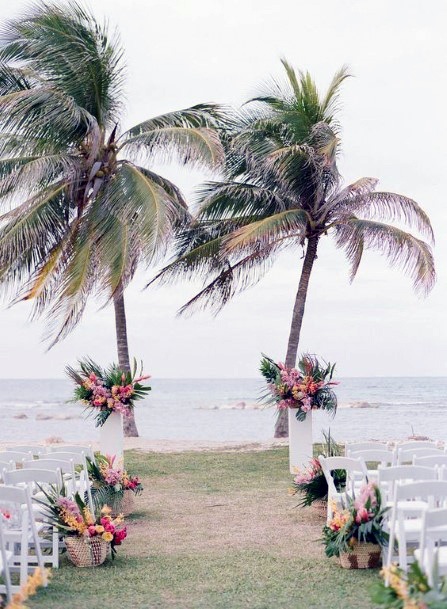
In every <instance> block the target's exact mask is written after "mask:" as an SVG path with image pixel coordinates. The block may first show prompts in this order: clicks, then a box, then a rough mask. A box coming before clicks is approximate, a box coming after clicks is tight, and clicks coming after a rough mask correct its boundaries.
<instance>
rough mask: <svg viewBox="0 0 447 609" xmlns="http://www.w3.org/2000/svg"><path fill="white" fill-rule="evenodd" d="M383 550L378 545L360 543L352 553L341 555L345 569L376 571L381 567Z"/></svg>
mask: <svg viewBox="0 0 447 609" xmlns="http://www.w3.org/2000/svg"><path fill="white" fill-rule="evenodd" d="M381 556H382V550H381V548H380V546H379V545H378V544H376V543H359V544H357V545H356V546H354V548H353V549H352V550H351V551H350V552H344V553H343V554H340V565H341V566H342V567H343V569H375V568H376V567H378V566H379V565H380V560H381Z"/></svg>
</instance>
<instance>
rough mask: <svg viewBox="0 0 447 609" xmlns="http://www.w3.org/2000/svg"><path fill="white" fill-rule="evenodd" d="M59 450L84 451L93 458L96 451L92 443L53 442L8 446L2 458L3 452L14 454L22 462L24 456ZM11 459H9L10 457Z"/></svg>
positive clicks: (37, 455) (38, 455) (27, 457)
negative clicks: (84, 444) (82, 444)
mask: <svg viewBox="0 0 447 609" xmlns="http://www.w3.org/2000/svg"><path fill="white" fill-rule="evenodd" d="M59 452H64V453H67V452H70V453H84V454H85V455H86V456H87V457H89V458H90V459H93V457H94V452H93V448H92V447H91V445H87V446H78V445H75V444H70V445H63V444H51V445H48V446H45V445H42V446H33V445H31V444H29V445H20V446H19V445H14V446H10V447H8V448H6V449H5V450H4V451H2V452H0V460H3V459H2V456H1V455H2V454H5V453H6V454H8V453H9V454H13V455H14V457H15V458H16V459H17V462H21V461H22V460H23V459H24V458H26V459H29V458H30V455H31V458H32V457H40V456H42V455H47V454H51V453H59ZM8 461H9V459H8Z"/></svg>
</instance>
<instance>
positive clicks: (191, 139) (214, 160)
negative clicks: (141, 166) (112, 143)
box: [120, 127, 225, 168]
mask: <svg viewBox="0 0 447 609" xmlns="http://www.w3.org/2000/svg"><path fill="white" fill-rule="evenodd" d="M120 148H121V150H126V151H127V152H128V153H129V154H130V155H132V154H136V155H138V154H144V155H146V157H147V158H148V159H151V160H154V159H156V160H158V161H160V162H170V161H172V160H173V159H175V160H177V161H178V162H180V163H183V164H188V165H197V166H205V167H210V168H215V167H218V166H219V165H220V164H221V163H222V162H223V159H224V156H225V152H224V149H223V146H222V143H221V141H220V138H219V135H218V133H217V132H216V131H215V130H214V129H208V128H204V127H160V128H158V129H154V130H152V131H145V132H143V133H141V134H139V135H134V136H130V137H128V138H127V139H125V140H124V142H123V143H122V144H121V147H120Z"/></svg>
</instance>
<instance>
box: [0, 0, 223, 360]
mask: <svg viewBox="0 0 447 609" xmlns="http://www.w3.org/2000/svg"><path fill="white" fill-rule="evenodd" d="M123 78H124V66H123V52H122V49H121V46H120V43H119V40H118V38H117V37H116V35H111V34H110V32H109V29H108V27H107V25H101V24H100V23H98V22H97V21H96V20H95V18H94V17H93V16H92V15H91V14H90V13H89V12H88V11H87V10H85V9H84V8H82V7H81V6H80V5H79V4H77V3H76V2H73V1H70V2H68V3H67V4H65V5H60V4H59V3H54V4H53V3H46V2H42V3H38V4H35V5H34V6H32V7H31V8H30V9H29V11H28V12H27V13H26V14H24V15H22V16H21V17H20V18H18V19H15V20H13V21H9V22H7V23H6V25H5V26H4V27H3V29H2V30H1V31H0V206H1V209H2V213H1V216H0V287H1V288H2V290H3V292H4V293H8V294H11V293H12V294H13V296H14V297H15V299H17V300H21V299H24V300H31V299H32V300H33V301H34V303H35V306H34V313H35V314H36V315H40V314H42V313H45V314H46V317H47V320H48V326H47V328H48V333H47V338H49V339H50V341H51V344H54V343H55V342H57V341H58V340H60V339H62V338H63V337H65V336H66V335H67V333H68V332H70V330H72V328H73V327H74V326H75V325H76V324H77V323H78V322H79V320H80V319H81V317H82V314H83V312H84V309H85V306H86V303H87V301H88V298H89V296H91V295H99V296H100V297H103V298H104V300H105V302H108V301H110V300H113V301H114V303H115V313H116V322H117V339H118V351H119V364H120V366H121V367H122V368H124V369H129V356H128V347H127V335H126V323H125V310H124V299H123V290H124V289H125V287H126V286H127V285H128V283H129V282H130V280H131V279H132V277H133V275H134V273H135V271H136V269H137V267H138V265H139V264H140V263H143V264H144V265H149V264H151V263H153V262H154V260H156V259H157V258H158V257H159V256H160V255H163V253H164V252H165V251H166V245H167V243H168V242H169V238H170V237H171V236H172V234H173V233H174V232H175V230H176V229H177V228H178V227H179V226H181V224H182V223H183V222H185V221H186V220H187V218H188V211H187V206H186V203H185V201H184V199H183V197H182V195H181V193H180V191H179V189H178V188H177V187H176V186H175V185H174V184H173V183H171V182H170V181H169V180H167V179H166V178H164V177H162V176H161V175H159V174H157V173H155V172H153V171H151V164H152V163H153V162H154V161H155V159H157V160H158V161H159V160H160V159H161V160H171V159H175V160H177V161H180V162H181V163H192V164H196V165H200V166H208V167H214V166H216V165H217V164H218V163H219V162H220V159H221V158H222V156H223V148H222V145H221V143H220V141H219V138H218V136H217V134H216V131H215V130H214V129H213V127H214V123H215V120H216V116H217V115H218V114H219V110H218V108H217V107H216V106H215V105H212V104H208V105H207V104H204V105H197V106H194V107H192V108H189V109H186V110H181V111H178V112H170V113H168V114H164V115H162V116H157V117H156V118H151V119H148V120H145V121H143V122H141V123H139V124H137V125H136V126H134V127H132V128H130V129H127V130H122V129H121V114H122V112H123V110H124V99H123Z"/></svg>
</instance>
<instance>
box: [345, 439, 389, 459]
mask: <svg viewBox="0 0 447 609" xmlns="http://www.w3.org/2000/svg"><path fill="white" fill-rule="evenodd" d="M359 450H390V447H389V445H388V444H385V443H383V442H352V443H346V444H345V455H346V457H350V456H351V454H350V453H352V452H358V451H359ZM390 452H392V451H391V450H390Z"/></svg>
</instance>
